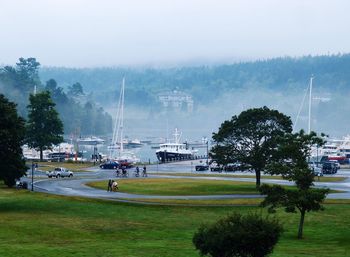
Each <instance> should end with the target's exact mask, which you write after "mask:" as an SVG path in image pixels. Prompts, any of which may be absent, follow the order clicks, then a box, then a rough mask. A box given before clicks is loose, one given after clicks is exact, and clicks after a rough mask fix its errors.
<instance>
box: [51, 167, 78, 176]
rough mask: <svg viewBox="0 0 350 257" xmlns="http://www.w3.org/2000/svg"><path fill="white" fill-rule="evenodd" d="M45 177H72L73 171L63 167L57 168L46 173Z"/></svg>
mask: <svg viewBox="0 0 350 257" xmlns="http://www.w3.org/2000/svg"><path fill="white" fill-rule="evenodd" d="M46 175H47V176H48V177H49V178H52V177H54V178H60V177H62V178H63V177H69V178H70V177H73V171H70V170H67V169H66V168H63V167H59V168H55V169H54V170H52V171H47V172H46Z"/></svg>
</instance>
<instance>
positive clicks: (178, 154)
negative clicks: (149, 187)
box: [156, 129, 194, 162]
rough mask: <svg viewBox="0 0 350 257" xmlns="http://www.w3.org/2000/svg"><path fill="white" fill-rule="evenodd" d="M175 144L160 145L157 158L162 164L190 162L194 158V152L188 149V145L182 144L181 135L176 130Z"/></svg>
mask: <svg viewBox="0 0 350 257" xmlns="http://www.w3.org/2000/svg"><path fill="white" fill-rule="evenodd" d="M174 136H175V142H174V143H164V144H160V145H159V150H157V151H156V155H157V158H158V160H159V161H160V162H167V161H176V160H189V159H192V158H193V156H194V152H193V151H192V150H190V149H188V147H187V145H186V144H183V143H180V138H181V134H180V133H179V132H178V130H177V129H175V133H174Z"/></svg>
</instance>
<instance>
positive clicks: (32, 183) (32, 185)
mask: <svg viewBox="0 0 350 257" xmlns="http://www.w3.org/2000/svg"><path fill="white" fill-rule="evenodd" d="M32 191H34V162H33V161H32Z"/></svg>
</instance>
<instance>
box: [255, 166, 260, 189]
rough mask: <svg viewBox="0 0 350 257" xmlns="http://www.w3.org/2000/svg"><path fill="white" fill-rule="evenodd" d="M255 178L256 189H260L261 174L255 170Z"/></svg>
mask: <svg viewBox="0 0 350 257" xmlns="http://www.w3.org/2000/svg"><path fill="white" fill-rule="evenodd" d="M255 177H256V185H255V186H256V188H257V189H259V188H260V178H261V172H260V170H255Z"/></svg>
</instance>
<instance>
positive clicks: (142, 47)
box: [0, 0, 350, 67]
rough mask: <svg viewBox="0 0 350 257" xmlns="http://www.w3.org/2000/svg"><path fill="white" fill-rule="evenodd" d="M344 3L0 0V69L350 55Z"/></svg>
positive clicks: (349, 5)
mask: <svg viewBox="0 0 350 257" xmlns="http://www.w3.org/2000/svg"><path fill="white" fill-rule="evenodd" d="M349 11H350V1H349V0H124V1H119V0H30V1H29V0H0V24H1V29H0V31H1V32H0V64H14V63H15V62H16V60H17V59H18V58H19V57H36V58H37V59H38V60H39V62H40V63H41V64H42V65H44V66H70V67H91V66H101V65H102V66H110V65H113V66H118V65H153V66H154V65H156V66H161V65H181V64H190V63H213V62H214V63H215V62H232V61H237V60H250V59H257V58H269V57H276V56H301V55H308V54H312V55H317V54H333V53H348V52H350V33H349V25H350V15H349Z"/></svg>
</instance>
